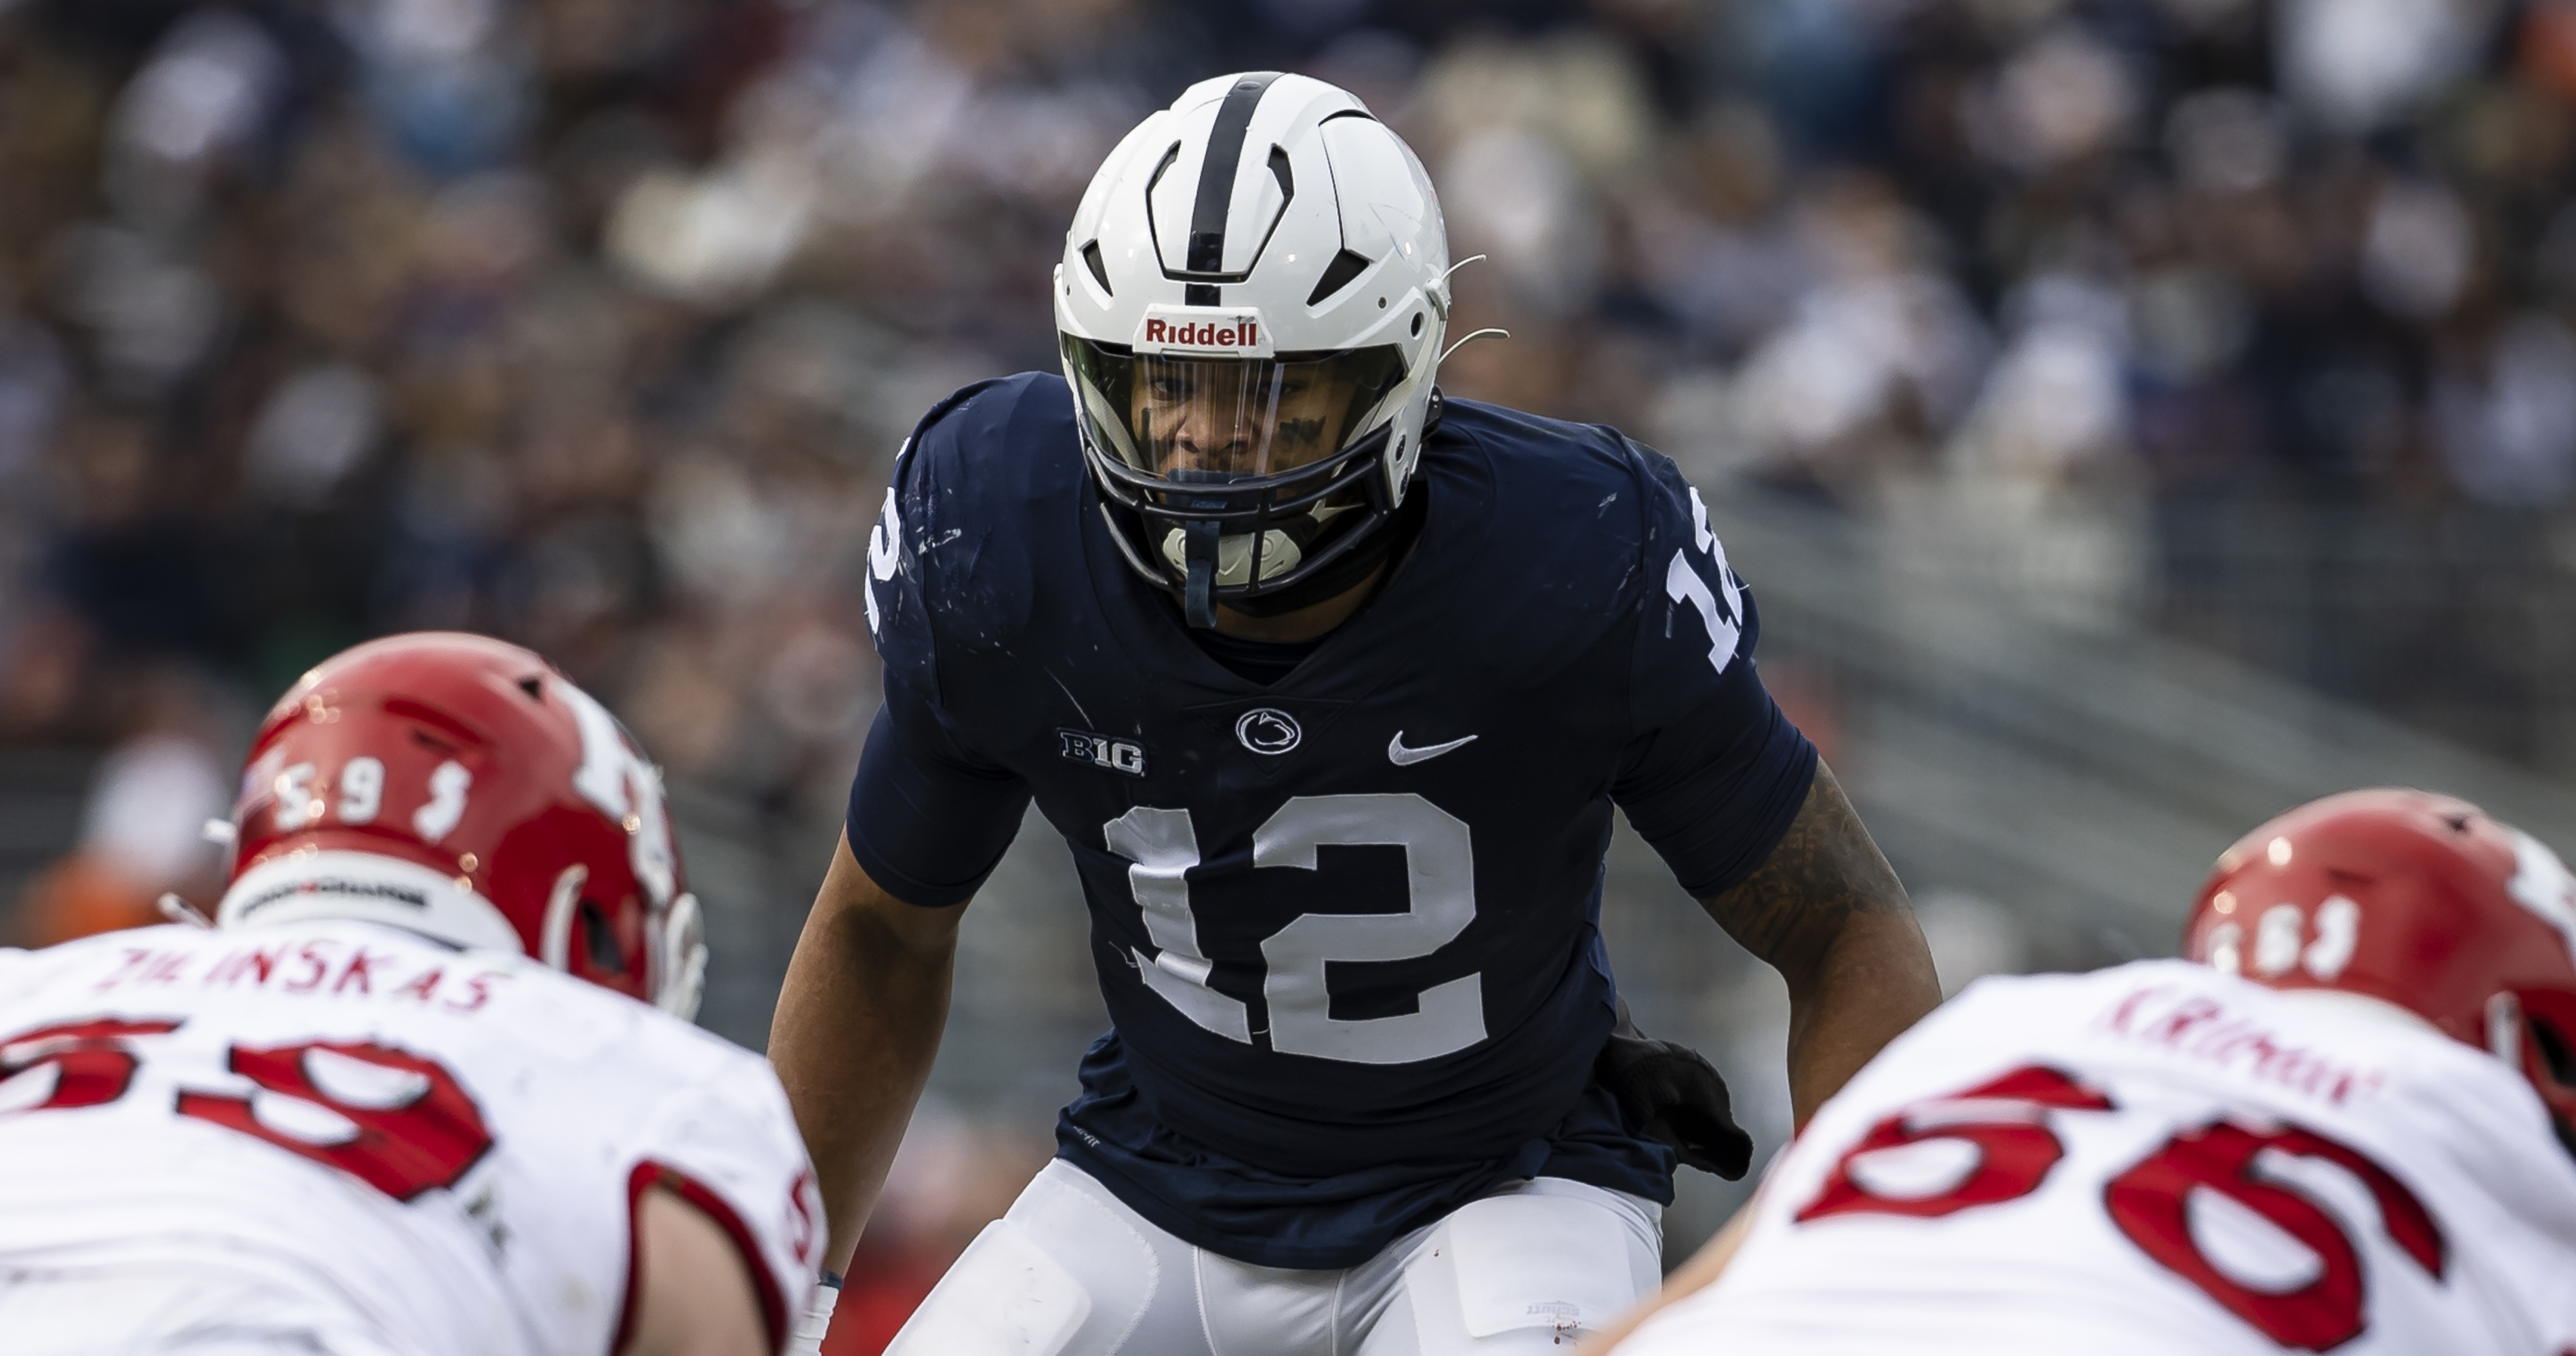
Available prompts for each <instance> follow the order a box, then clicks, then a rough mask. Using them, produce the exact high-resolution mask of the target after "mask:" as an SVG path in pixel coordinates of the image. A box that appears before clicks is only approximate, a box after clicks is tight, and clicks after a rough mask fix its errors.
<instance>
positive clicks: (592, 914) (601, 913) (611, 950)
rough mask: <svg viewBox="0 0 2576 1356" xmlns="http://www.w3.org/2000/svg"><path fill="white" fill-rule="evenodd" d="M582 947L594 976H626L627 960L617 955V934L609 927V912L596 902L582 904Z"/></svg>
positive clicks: (583, 902)
mask: <svg viewBox="0 0 2576 1356" xmlns="http://www.w3.org/2000/svg"><path fill="white" fill-rule="evenodd" d="M580 917H581V946H582V951H583V953H584V954H585V955H587V956H588V957H589V960H590V971H591V973H592V974H608V975H616V974H624V973H625V972H626V959H625V957H623V956H620V955H618V954H617V932H616V930H615V929H613V928H611V927H609V925H608V911H607V910H605V909H603V908H601V907H600V906H599V905H598V904H597V903H596V902H594V901H592V900H588V899H585V900H583V901H582V902H581V910H580Z"/></svg>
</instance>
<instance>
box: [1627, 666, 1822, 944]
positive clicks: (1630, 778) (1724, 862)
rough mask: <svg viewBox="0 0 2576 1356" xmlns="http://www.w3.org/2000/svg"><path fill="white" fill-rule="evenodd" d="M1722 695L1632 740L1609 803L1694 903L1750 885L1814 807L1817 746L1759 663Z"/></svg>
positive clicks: (1730, 679)
mask: <svg viewBox="0 0 2576 1356" xmlns="http://www.w3.org/2000/svg"><path fill="white" fill-rule="evenodd" d="M1730 667H1731V669H1732V671H1731V672H1729V673H1728V674H1726V675H1725V677H1724V679H1723V680H1722V681H1720V682H1719V683H1718V685H1717V688H1716V690H1715V691H1714V692H1712V693H1710V694H1709V696H1708V697H1707V699H1706V700H1704V701H1702V702H1700V703H1699V704H1698V705H1697V706H1695V707H1693V708H1691V709H1690V710H1689V711H1687V712H1685V713H1684V714H1683V715H1682V717H1681V718H1680V719H1678V720H1675V721H1673V722H1671V723H1670V724H1667V725H1665V726H1663V727H1662V728H1660V729H1655V730H1649V731H1647V732H1645V733H1643V734H1641V735H1638V736H1637V737H1636V738H1634V739H1632V740H1630V741H1629V744H1628V748H1627V751H1626V754H1625V756H1624V757H1623V759H1622V762H1621V766H1620V770H1619V776H1618V778H1617V779H1616V780H1615V781H1614V782H1612V783H1611V787H1610V797H1611V799H1612V800H1614V801H1616V802H1618V804H1619V807H1620V808H1621V809H1623V810H1625V811H1626V812H1627V814H1628V822H1629V823H1630V824H1631V825H1634V826H1635V827H1636V830H1637V833H1638V834H1639V835H1640V836H1641V837H1643V838H1644V839H1645V840H1646V841H1647V843H1649V844H1651V845H1652V846H1653V847H1654V849H1655V851H1656V852H1658V853H1660V854H1661V855H1662V856H1663V859H1664V863H1665V864H1666V865H1667V866H1670V867H1671V868H1672V871H1673V875H1674V876H1675V877H1676V878H1678V879H1679V880H1680V881H1681V884H1682V888H1683V889H1685V890H1688V891H1689V892H1690V894H1691V897H1692V898H1693V899H1707V898H1709V897H1710V896H1712V895H1716V894H1721V893H1723V892H1725V891H1726V890H1728V889H1731V888H1733V887H1734V886H1736V885H1738V884H1740V883H1742V881H1743V880H1744V878H1745V877H1747V876H1750V875H1752V874H1753V873H1754V871H1755V870H1757V869H1758V868H1760V867H1761V865H1762V863H1763V860H1764V859H1765V858H1768V857H1769V856H1770V855H1771V849H1772V848H1773V847H1774V846H1776V845H1777V844H1778V843H1779V841H1780V839H1781V837H1782V836H1783V835H1784V834H1786V833H1788V831H1789V823H1790V821H1791V820H1794V819H1796V818H1797V817H1798V811H1799V809H1800V807H1802V806H1804V805H1805V804H1806V800H1807V788H1808V786H1809V784H1810V783H1812V782H1813V781H1814V780H1815V775H1816V749H1815V746H1814V745H1813V744H1810V743H1808V742H1807V737H1806V735H1805V734H1803V733H1801V732H1800V731H1799V729H1798V727H1797V726H1796V725H1794V724H1792V723H1791V722H1790V720H1789V718H1788V717H1787V716H1786V715H1783V714H1782V713H1781V711H1780V707H1779V704H1778V703H1776V702H1774V701H1773V700H1772V699H1771V693H1770V691H1769V690H1768V689H1766V688H1765V687H1763V686H1762V679H1761V676H1760V675H1759V674H1758V673H1757V672H1756V671H1755V669H1754V667H1753V663H1752V661H1751V659H1750V657H1749V656H1748V657H1746V658H1743V659H1740V660H1739V661H1738V662H1736V663H1735V664H1733V665H1731V666H1730Z"/></svg>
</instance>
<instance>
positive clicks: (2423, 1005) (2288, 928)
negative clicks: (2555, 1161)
mask: <svg viewBox="0 0 2576 1356" xmlns="http://www.w3.org/2000/svg"><path fill="white" fill-rule="evenodd" d="M2183 951H2184V954H2186V955H2188V956H2189V957H2191V958H2192V959H2194V960H2197V961H2201V962H2203V963H2205V964H2209V965H2213V966H2216V967H2217V968H2219V969H2222V970H2227V971H2230V972H2233V973H2239V974H2243V975H2244V976H2246V977H2247V978H2249V979H2254V980H2257V981H2260V982H2262V983H2264V984H2268V985H2271V986H2272V987H2274V988H2279V989H2335V990H2340V991H2342V992H2346V993H2357V994H2365V995H2368V996H2370V997H2372V998H2377V999H2381V1000H2384V1001H2386V1002H2390V1003H2394V1004H2396V1005H2397V1006H2399V1007H2402V1008H2405V1009H2407V1010H2408V1011H2410V1012H2413V1013H2415V1014H2416V1015H2418V1016H2420V1017H2422V1018H2424V1019H2425V1020H2426V1021H2428V1022H2431V1023H2432V1024H2433V1025H2435V1026H2437V1027H2439V1028H2441V1029H2442V1030H2443V1031H2444V1032H2446V1033H2448V1034H2450V1035H2451V1036H2453V1037H2455V1038H2457V1039H2459V1040H2461V1041H2465V1042H2467V1043H2468V1044H2470V1045H2475V1046H2480V1047H2483V1048H2485V1049H2487V1050H2490V1051H2492V1052H2493V1053H2494V1054H2495V1055H2496V1056H2497V1057H2498V1058H2500V1059H2502V1060H2504V1061H2505V1062H2506V1063H2508V1064H2511V1065H2513V1066H2514V1067H2515V1068H2516V1069H2518V1070H2520V1071H2521V1073H2522V1075H2523V1077H2524V1078H2525V1079H2527V1080H2528V1081H2529V1082H2530V1083H2531V1086H2532V1089H2533V1090H2534V1091H2536V1092H2538V1093H2539V1094H2540V1099H2541V1101H2542V1102H2543V1103H2545V1104H2546V1105H2547V1106H2548V1108H2549V1111H2550V1114H2551V1116H2552V1117H2553V1118H2554V1119H2555V1120H2556V1121H2557V1123H2558V1125H2559V1134H2560V1137H2561V1138H2562V1139H2566V1140H2568V1141H2569V1148H2570V1151H2571V1152H2576V878H2571V877H2570V876H2569V874H2568V871H2567V868H2566V866H2565V865H2563V864H2562V863H2561V862H2560V861H2559V859H2558V856H2557V854H2555V853H2553V852H2551V851H2550V850H2549V849H2548V848H2547V847H2544V846H2542V845H2541V843H2540V842H2539V840H2537V839H2535V838H2533V837H2532V836H2531V835H2529V834H2527V833H2523V832H2522V831H2520V830H2518V829H2515V828H2512V827H2510V826H2508V825H2505V824H2500V823H2498V822H2497V821H2495V820H2494V819H2491V818H2489V817H2488V816H2487V814H2486V812H2484V811H2482V810H2480V809H2479V808H2478V807H2476V806H2474V805H2471V804H2470V803H2468V802H2467V801H2464V800H2459V799H2456V798H2454V797H2450V796H2443V795H2435V794H2433V793H2431V792H2426V791H2403V790H2388V789H2380V790H2370V791H2347V792H2344V793H2342V794H2340V795H2333V796H2328V797H2326V798H2325V799H2323V800H2318V801H2312V802H2310V803H2308V804H2306V805H2302V806H2300V807H2299V808H2297V809H2295V810H2292V811H2290V812H2289V813H2287V814H2285V815H2282V816H2280V817H2279V818H2277V819H2274V820H2272V821H2271V822H2270V823H2267V824H2265V825H2263V826H2262V827H2261V828H2258V829H2256V830H2254V831H2253V832H2252V833H2249V834H2247V835H2246V836H2245V837H2244V838H2243V839H2242V840H2240V841H2239V842H2238V843H2237V844H2236V845H2235V846H2234V847H2231V848H2229V849H2228V850H2227V851H2226V853H2225V854H2223V855H2222V856H2220V857H2219V859H2218V866H2217V869H2216V870H2214V871H2212V872H2211V873H2210V877H2209V881H2208V883H2207V884H2205V885H2203V886H2202V887H2201V891H2200V898H2199V901H2198V902H2197V904H2196V905H2195V906H2194V908H2193V910H2192V915H2191V921H2190V922H2189V923H2188V924H2186V925H2185V927H2184V933H2183Z"/></svg>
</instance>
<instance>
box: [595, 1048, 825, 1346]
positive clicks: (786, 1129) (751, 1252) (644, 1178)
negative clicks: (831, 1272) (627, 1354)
mask: <svg viewBox="0 0 2576 1356" xmlns="http://www.w3.org/2000/svg"><path fill="white" fill-rule="evenodd" d="M725 1053H726V1055H727V1056H728V1057H727V1058H726V1059H725V1060H724V1067H723V1068H722V1070H721V1071H719V1072H716V1073H714V1074H713V1075H712V1076H710V1077H707V1078H703V1079H700V1080H697V1081H696V1082H694V1083H692V1084H691V1085H690V1086H689V1087H688V1088H686V1089H685V1090H683V1091H681V1092H678V1093H676V1094H674V1095H673V1096H671V1097H670V1098H668V1099H667V1100H665V1101H664V1102H663V1103H662V1104H661V1106H660V1107H659V1108H658V1109H657V1110H656V1112H655V1114H654V1115H653V1117H652V1119H651V1120H650V1122H649V1123H648V1124H647V1125H646V1127H645V1130H644V1133H643V1136H642V1138H641V1140H640V1142H639V1143H638V1144H637V1146H636V1150H635V1160H634V1163H633V1165H632V1166H631V1167H630V1168H629V1170H628V1173H627V1192H626V1194H627V1206H628V1215H629V1219H630V1221H631V1220H632V1219H633V1218H634V1217H635V1211H636V1209H637V1208H638V1207H639V1205H640V1203H641V1202H642V1200H643V1196H644V1193H645V1192H646V1191H647V1190H650V1189H652V1188H654V1187H660V1188H662V1189H663V1190H665V1191H669V1192H671V1193H673V1194H675V1195H677V1196H678V1197H679V1198H680V1199H682V1200H684V1201H687V1202H688V1203H689V1204H690V1205H692V1206H695V1207H696V1208H697V1209H698V1210H700V1211H701V1212H703V1213H704V1214H705V1215H706V1216H707V1217H708V1218H709V1219H712V1220H714V1221H715V1223H716V1225H717V1226H718V1227H719V1228H721V1229H722V1230H723V1231H724V1233H725V1236H726V1237H728V1238H730V1239H732V1240H733V1244H734V1247H735V1248H736V1249H738V1250H739V1251H740V1252H741V1254H742V1259H743V1265H744V1267H745V1268H746V1269H747V1270H748V1271H749V1272H750V1273H751V1278H752V1285H753V1289H754V1291H755V1292H756V1294H757V1296H758V1299H759V1302H760V1309H761V1321H762V1323H763V1324H765V1325H766V1328H767V1331H768V1333H769V1346H770V1349H771V1350H776V1349H778V1348H779V1347H780V1346H781V1345H783V1344H784V1343H785V1342H786V1340H787V1333H788V1325H789V1324H790V1323H792V1322H793V1321H794V1320H795V1318H796V1316H797V1315H798V1314H801V1313H802V1312H803V1311H804V1307H805V1303H806V1299H807V1297H808V1294H809V1292H810V1291H811V1290H812V1289H813V1286H814V1283H815V1279H816V1277H817V1275H818V1274H819V1272H818V1270H817V1269H818V1268H819V1267H820V1266H821V1265H822V1260H823V1238H824V1233H823V1196H822V1191H821V1190H820V1188H819V1187H818V1186H817V1185H816V1184H815V1180H814V1172H813V1168H812V1166H811V1165H810V1163H809V1162H808V1161H807V1159H806V1157H805V1143H804V1141H803V1140H802V1139H800V1138H798V1136H797V1133H796V1122H795V1118H794V1116H793V1115H792V1113H790V1111H789V1110H788V1106H787V1094H786V1093H785V1092H784V1091H782V1090H780V1088H779V1086H778V1078H777V1076H776V1075H775V1074H773V1073H771V1072H770V1070H769V1065H768V1064H767V1063H765V1062H763V1061H762V1060H760V1059H758V1058H757V1057H755V1056H751V1055H748V1054H744V1053H743V1052H740V1051H732V1050H728V1051H726V1052H725ZM628 1303H629V1305H630V1306H631V1305H632V1304H633V1303H634V1299H633V1297H632V1296H630V1297H629V1299H628Z"/></svg>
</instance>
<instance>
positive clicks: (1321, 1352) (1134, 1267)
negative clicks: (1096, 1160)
mask: <svg viewBox="0 0 2576 1356" xmlns="http://www.w3.org/2000/svg"><path fill="white" fill-rule="evenodd" d="M1662 1251H1663V1210H1662V1208H1661V1207H1659V1206H1656V1205H1655V1204H1654V1203H1652V1202H1650V1201H1646V1200H1643V1199H1641V1198H1639V1197H1635V1196H1630V1195H1627V1194H1626V1193H1624V1192H1617V1191H1607V1190H1604V1189H1602V1188H1600V1187H1595V1186H1586V1185H1584V1184H1583V1183H1580V1182H1571V1181H1567V1180H1565V1179H1563V1178H1558V1177H1540V1178H1536V1179H1534V1180H1530V1181H1523V1182H1516V1183H1513V1184H1511V1185H1509V1186H1505V1187H1502V1188H1499V1189H1497V1190H1495V1191H1493V1192H1491V1193H1489V1194H1487V1195H1485V1196H1483V1197H1480V1198H1479V1199H1476V1200H1473V1201H1470V1202H1468V1203H1467V1204H1465V1205H1463V1206H1460V1207H1459V1208H1458V1209H1456V1210H1454V1211H1452V1212H1450V1214H1449V1215H1448V1216H1447V1217H1446V1218H1444V1219H1441V1220H1439V1221H1438V1222H1436V1223H1433V1224H1430V1225H1428V1226H1425V1227H1423V1228H1420V1229H1416V1230H1414V1231H1413V1232H1411V1233H1409V1234H1406V1235H1404V1236H1403V1237H1401V1238H1398V1239H1396V1240H1395V1241H1394V1242H1393V1243H1390V1244H1388V1245H1387V1246H1386V1248H1385V1249H1384V1250H1383V1251H1381V1252H1379V1253H1378V1255H1377V1256H1375V1257H1372V1258H1370V1259H1369V1260H1367V1261H1365V1262H1362V1263H1361V1264H1359V1265H1358V1266H1355V1267H1351V1268H1349V1269H1347V1270H1343V1271H1290V1270H1283V1269H1280V1268H1277V1267H1258V1266H1253V1265H1252V1264H1250V1263H1248V1262H1238V1261H1235V1260H1234V1259H1232V1258H1229V1257H1224V1256H1220V1255H1219V1254H1216V1253H1212V1252H1209V1251H1208V1250H1206V1249H1205V1248H1199V1247H1193V1246H1191V1245H1190V1244H1188V1243H1184V1242H1182V1241H1181V1240H1179V1239H1177V1238H1174V1237H1173V1236H1171V1235H1170V1234H1168V1233H1165V1232H1163V1231H1162V1230H1161V1229H1158V1228H1156V1227H1154V1226H1153V1225H1152V1224H1150V1223H1147V1222H1146V1220H1145V1218H1144V1216H1142V1215H1139V1214H1137V1213H1136V1212H1135V1211H1133V1210H1130V1209H1128V1208H1127V1206H1126V1205H1125V1203H1123V1202H1121V1201H1120V1200H1119V1199H1118V1198H1117V1197H1115V1196H1113V1195H1111V1194H1109V1189H1108V1188H1106V1187H1104V1186H1102V1185H1100V1183H1099V1182H1097V1181H1095V1180H1093V1179H1092V1177H1091V1176H1090V1174H1088V1173H1085V1172H1083V1171H1082V1170H1081V1169H1079V1168H1076V1167H1075V1166H1073V1165H1072V1164H1070V1163H1067V1162H1065V1161H1064V1160H1063V1159H1057V1160H1055V1161H1054V1162H1051V1163H1049V1164H1047V1166H1046V1170H1045V1171H1043V1172H1040V1173H1039V1174H1038V1175H1037V1179H1036V1180H1035V1181H1032V1182H1030V1183H1029V1186H1028V1189H1027V1190H1026V1191H1023V1192H1021V1193H1020V1198H1019V1199H1018V1200H1017V1201H1015V1202H1013V1203H1012V1205H1011V1209H1010V1212H1009V1213H1008V1214H1006V1215H1004V1216H1003V1217H1002V1218H1000V1219H998V1220H995V1221H994V1222H993V1223H991V1224H990V1225H987V1226H985V1229H984V1232H983V1233H981V1234H978V1235H976V1237H975V1241H974V1242H973V1243H972V1244H970V1245H968V1247H967V1249H966V1252H965V1254H964V1255H963V1256H960V1257H959V1258H958V1259H957V1264H956V1265H955V1266H953V1267H950V1268H949V1269H948V1274H947V1275H946V1276H944V1277H942V1278H940V1282H939V1285H938V1287H937V1288H936V1289H934V1290H932V1291H931V1292H930V1297H929V1298H928V1299H925V1300H923V1301H922V1304H921V1308H920V1310H919V1311H918V1312H916V1313H914V1314H913V1316H912V1321H911V1322H909V1323H906V1324H905V1325H904V1327H903V1331H902V1332H900V1333H898V1334H896V1336H895V1339H894V1344H893V1345H891V1346H889V1347H887V1348H886V1356H1111V1353H1121V1352H1123V1353H1130V1354H1131V1356H1522V1354H1523V1353H1528V1354H1530V1356H1535V1353H1541V1352H1545V1353H1549V1356H1566V1353H1568V1352H1570V1351H1571V1350H1572V1349H1573V1347H1574V1344H1575V1340H1576V1335H1577V1334H1578V1333H1580V1332H1583V1331H1587V1330H1590V1329H1595V1328H1598V1327H1600V1326H1601V1325H1602V1324H1604V1323H1606V1322H1608V1321H1609V1319H1610V1318H1611V1317H1612V1316H1613V1315H1616V1314H1618V1313H1620V1312H1622V1311H1624V1310H1626V1309H1627V1308H1628V1307H1629V1306H1630V1305H1632V1304H1634V1303H1636V1302H1637V1301H1638V1300H1639V1299H1641V1298H1643V1297H1644V1296H1646V1295H1648V1294H1651V1293H1652V1292H1653V1291H1654V1289H1655V1287H1656V1286H1657V1285H1658V1284H1659V1283H1660V1282H1661V1281H1662V1279H1663V1270H1662V1265H1661V1262H1662Z"/></svg>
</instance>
